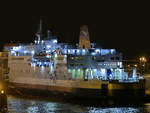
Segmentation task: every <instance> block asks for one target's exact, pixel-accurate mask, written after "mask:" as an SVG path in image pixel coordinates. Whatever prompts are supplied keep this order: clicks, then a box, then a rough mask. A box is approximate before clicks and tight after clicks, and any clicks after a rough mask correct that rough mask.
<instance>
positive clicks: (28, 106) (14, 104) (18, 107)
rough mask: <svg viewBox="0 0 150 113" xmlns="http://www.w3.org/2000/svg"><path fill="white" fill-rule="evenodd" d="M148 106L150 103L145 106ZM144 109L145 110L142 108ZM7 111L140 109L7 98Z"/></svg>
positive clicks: (112, 112)
mask: <svg viewBox="0 0 150 113" xmlns="http://www.w3.org/2000/svg"><path fill="white" fill-rule="evenodd" d="M146 105H148V106H150V103H148V104H146ZM144 109H145V108H144ZM8 111H9V112H11V113H19V112H27V113H37V112H38V113H57V112H58V113H64V112H65V113H66V112H67V113H70V112H71V113H80V112H82V113H141V112H143V108H142V107H114V108H101V107H87V106H83V105H75V104H69V103H65V104H64V103H61V102H51V101H42V100H41V99H40V100H34V99H21V98H16V97H10V96H8ZM146 111H147V108H146Z"/></svg>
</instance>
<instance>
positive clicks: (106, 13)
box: [0, 0, 150, 58]
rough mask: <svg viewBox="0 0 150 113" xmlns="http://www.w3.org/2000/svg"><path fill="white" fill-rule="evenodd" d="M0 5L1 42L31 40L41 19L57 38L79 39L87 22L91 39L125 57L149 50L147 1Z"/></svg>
mask: <svg viewBox="0 0 150 113" xmlns="http://www.w3.org/2000/svg"><path fill="white" fill-rule="evenodd" d="M1 5H2V7H1V9H0V34H1V35H0V45H1V48H2V45H3V44H4V43H8V42H10V41H14V42H33V40H34V39H35V33H36V31H37V28H38V24H39V21H40V19H42V20H43V33H45V34H46V30H47V29H50V30H51V31H52V32H53V35H56V36H58V39H59V42H69V43H78V40H79V30H80V25H84V24H86V25H88V26H89V33H90V40H91V41H92V42H96V43H98V44H100V45H101V46H102V47H103V48H115V49H117V50H118V51H119V52H122V53H123V55H124V56H125V57H127V58H134V57H137V56H139V55H147V56H148V55H149V54H150V44H149V43H150V41H149V38H150V18H149V15H150V12H149V6H148V3H140V2H139V3H136V2H134V3H114V2H113V3H105V4H104V3H99V2H97V3H96V2H88V1H82V2H78V3H77V2H67V1H65V2H64V1H63V0H62V1H56V2H44V0H43V1H41V2H38V3H37V1H35V2H28V3H26V2H23V1H21V2H7V3H3V4H1Z"/></svg>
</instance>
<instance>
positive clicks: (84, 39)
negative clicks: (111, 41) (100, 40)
mask: <svg viewBox="0 0 150 113" xmlns="http://www.w3.org/2000/svg"><path fill="white" fill-rule="evenodd" d="M79 48H82V49H90V48H91V43H90V38H89V32H88V26H87V25H82V26H81V27H80V39H79Z"/></svg>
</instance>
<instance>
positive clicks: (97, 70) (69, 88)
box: [4, 22, 145, 98]
mask: <svg viewBox="0 0 150 113" xmlns="http://www.w3.org/2000/svg"><path fill="white" fill-rule="evenodd" d="M79 36H80V38H79V44H76V45H75V46H74V45H69V44H67V43H58V38H57V37H54V36H52V33H51V32H50V31H49V30H48V33H47V37H43V34H42V22H41V23H40V29H39V31H38V32H37V33H36V37H37V40H35V41H34V43H30V44H13V45H11V44H9V45H5V46H4V51H5V52H8V67H9V83H10V84H11V86H13V87H15V88H18V89H26V90H30V91H33V90H39V91H40V92H44V91H48V92H49V94H51V93H60V94H65V95H67V94H68V95H74V96H79V97H94V98H95V97H96V98H97V97H98V98H99V97H101V96H114V95H117V94H118V93H119V94H120V93H122V94H121V95H126V94H127V95H126V96H128V95H144V94H145V82H144V78H143V77H142V76H139V75H137V74H136V68H133V70H132V73H131V71H130V72H126V70H125V69H124V68H123V64H122V59H123V58H122V54H121V53H118V52H116V50H115V49H103V48H97V47H96V44H95V43H90V38H89V32H88V26H86V25H83V26H81V27H80V35H79ZM45 38H46V39H45ZM135 92H136V93H135Z"/></svg>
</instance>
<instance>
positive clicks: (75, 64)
mask: <svg viewBox="0 0 150 113" xmlns="http://www.w3.org/2000/svg"><path fill="white" fill-rule="evenodd" d="M70 66H83V64H82V63H80V64H78V63H74V64H73V63H71V64H70Z"/></svg>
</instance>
